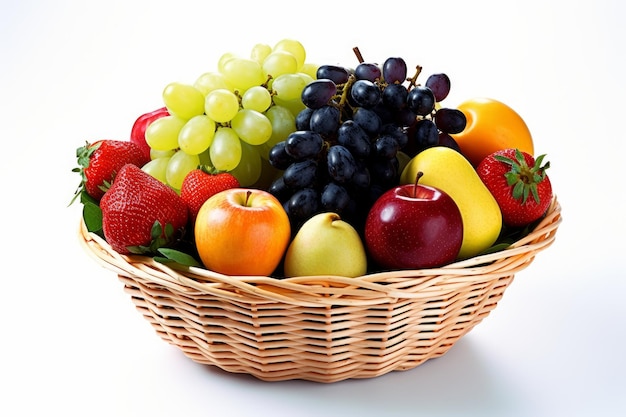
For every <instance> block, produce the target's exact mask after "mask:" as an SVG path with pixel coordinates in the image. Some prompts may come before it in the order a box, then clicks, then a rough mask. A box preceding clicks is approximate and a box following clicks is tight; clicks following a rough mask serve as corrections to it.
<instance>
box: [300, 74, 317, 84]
mask: <svg viewBox="0 0 626 417" xmlns="http://www.w3.org/2000/svg"><path fill="white" fill-rule="evenodd" d="M296 75H299V76H300V77H302V79H303V80H304V85H305V86H306V85H309V84H310V83H312V82H313V81H315V78H313V77H311V75H309V74H308V73H306V72H298V73H296Z"/></svg>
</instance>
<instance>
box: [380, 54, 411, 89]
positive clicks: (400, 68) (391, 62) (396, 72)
mask: <svg viewBox="0 0 626 417" xmlns="http://www.w3.org/2000/svg"><path fill="white" fill-rule="evenodd" d="M382 72H383V78H384V79H385V82H387V84H395V83H403V82H404V81H405V80H406V73H407V68H406V62H405V61H404V59H402V58H400V57H390V58H387V59H386V60H385V62H384V63H383V68H382Z"/></svg>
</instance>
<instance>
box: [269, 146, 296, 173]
mask: <svg viewBox="0 0 626 417" xmlns="http://www.w3.org/2000/svg"><path fill="white" fill-rule="evenodd" d="M286 145H287V143H286V142H285V141H284V140H283V141H280V142H278V143H277V144H276V145H274V146H272V148H271V149H270V151H269V154H268V161H269V163H270V165H272V166H273V167H274V168H277V169H286V168H287V167H288V166H289V165H291V164H292V163H293V162H294V159H293V158H292V157H291V155H289V154H288V153H287V150H286Z"/></svg>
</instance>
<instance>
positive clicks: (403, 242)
mask: <svg viewBox="0 0 626 417" xmlns="http://www.w3.org/2000/svg"><path fill="white" fill-rule="evenodd" d="M420 176H421V175H420V174H418V178H417V179H416V181H415V184H406V185H400V186H398V187H395V188H393V189H390V190H388V191H387V192H385V193H384V194H383V195H381V196H380V197H379V198H378V200H376V202H375V203H374V205H373V206H372V208H371V209H370V212H369V214H368V216H367V219H366V221H365V245H366V247H367V250H368V252H369V254H370V256H371V257H372V259H373V260H374V261H375V262H376V263H377V264H379V265H380V266H381V267H383V268H389V269H423V268H436V267H440V266H443V265H445V264H448V263H450V262H453V261H454V260H455V259H456V258H457V256H458V254H459V250H460V248H461V242H462V241H463V220H462V218H461V212H460V211H459V208H458V206H457V205H456V203H455V202H454V200H453V199H452V198H451V197H450V196H449V195H448V194H446V193H445V192H443V191H441V190H439V189H437V188H435V187H431V186H427V185H422V184H419V177H420Z"/></svg>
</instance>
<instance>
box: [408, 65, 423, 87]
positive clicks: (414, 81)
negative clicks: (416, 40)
mask: <svg viewBox="0 0 626 417" xmlns="http://www.w3.org/2000/svg"><path fill="white" fill-rule="evenodd" d="M421 72H422V66H421V65H416V66H415V75H413V77H411V78H407V79H406V80H407V81H408V82H409V88H412V87H415V86H416V85H417V77H419V75H420V73H421Z"/></svg>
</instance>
